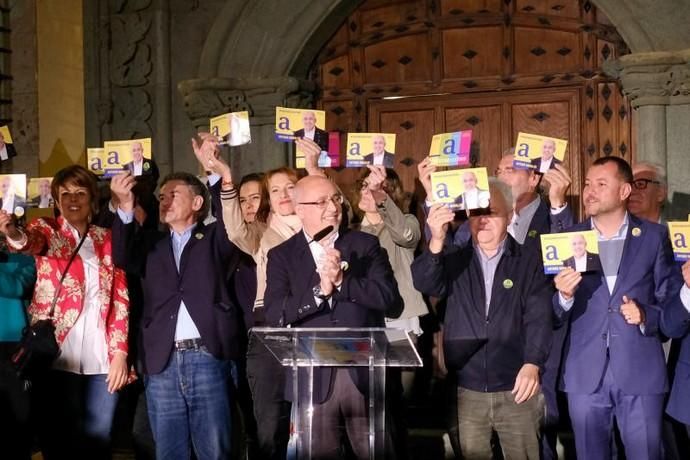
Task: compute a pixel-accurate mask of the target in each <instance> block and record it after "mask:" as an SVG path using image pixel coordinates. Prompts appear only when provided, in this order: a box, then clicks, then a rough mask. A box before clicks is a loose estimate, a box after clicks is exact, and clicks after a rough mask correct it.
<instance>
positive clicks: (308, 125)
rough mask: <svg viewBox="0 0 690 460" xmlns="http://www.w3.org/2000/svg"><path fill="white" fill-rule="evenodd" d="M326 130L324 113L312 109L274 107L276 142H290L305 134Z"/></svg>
mask: <svg viewBox="0 0 690 460" xmlns="http://www.w3.org/2000/svg"><path fill="white" fill-rule="evenodd" d="M317 129H318V130H319V131H323V130H325V129H326V112H324V111H323V110H314V109H291V108H288V107H276V133H275V136H276V140H277V141H281V142H292V141H293V140H295V138H297V137H304V136H305V132H312V131H315V130H317Z"/></svg>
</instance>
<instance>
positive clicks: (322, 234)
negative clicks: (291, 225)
mask: <svg viewBox="0 0 690 460" xmlns="http://www.w3.org/2000/svg"><path fill="white" fill-rule="evenodd" d="M332 231H333V226H332V225H329V226H328V227H326V228H324V229H321V230H319V231H318V232H316V235H314V238H313V239H312V241H316V242H317V243H318V242H319V241H321V240H322V239H324V238H325V237H326V236H328V235H329V234H330V233H331V232H332Z"/></svg>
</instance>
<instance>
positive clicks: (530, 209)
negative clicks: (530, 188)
mask: <svg viewBox="0 0 690 460" xmlns="http://www.w3.org/2000/svg"><path fill="white" fill-rule="evenodd" d="M540 202H541V198H540V197H539V195H537V197H536V198H535V199H533V200H532V201H530V202H529V204H528V205H527V206H525V207H524V208H522V209H521V210H520V212H517V210H516V211H515V215H516V216H519V217H525V218H527V217H531V216H534V214H536V212H537V209H538V208H539V203H540Z"/></svg>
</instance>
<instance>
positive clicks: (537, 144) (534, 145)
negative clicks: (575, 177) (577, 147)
mask: <svg viewBox="0 0 690 460" xmlns="http://www.w3.org/2000/svg"><path fill="white" fill-rule="evenodd" d="M567 148H568V141H567V140H565V139H556V138H555V137H547V136H539V135H537V134H528V133H518V138H517V142H516V143H515V155H514V157H513V168H515V169H534V170H535V172H538V173H541V174H543V173H545V172H547V171H548V170H549V169H553V168H554V167H555V166H556V165H557V164H561V163H563V159H564V158H565V151H566V149H567Z"/></svg>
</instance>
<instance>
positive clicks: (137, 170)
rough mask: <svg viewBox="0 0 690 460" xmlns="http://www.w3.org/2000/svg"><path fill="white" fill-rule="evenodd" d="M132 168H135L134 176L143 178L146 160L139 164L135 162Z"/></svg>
mask: <svg viewBox="0 0 690 460" xmlns="http://www.w3.org/2000/svg"><path fill="white" fill-rule="evenodd" d="M132 167H133V169H134V173H133V175H134V176H141V174H142V169H143V167H144V160H141V161H140V162H138V163H137V162H136V161H135V162H133V163H132Z"/></svg>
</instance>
